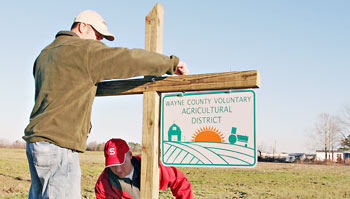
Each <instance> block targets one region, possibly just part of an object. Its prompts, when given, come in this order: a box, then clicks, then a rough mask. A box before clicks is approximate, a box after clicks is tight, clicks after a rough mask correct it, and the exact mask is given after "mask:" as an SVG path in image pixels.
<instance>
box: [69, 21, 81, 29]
mask: <svg viewBox="0 0 350 199" xmlns="http://www.w3.org/2000/svg"><path fill="white" fill-rule="evenodd" d="M79 23H80V22H74V23H73V24H72V26H71V27H70V30H73V28H75V27H77V26H78V24H79Z"/></svg>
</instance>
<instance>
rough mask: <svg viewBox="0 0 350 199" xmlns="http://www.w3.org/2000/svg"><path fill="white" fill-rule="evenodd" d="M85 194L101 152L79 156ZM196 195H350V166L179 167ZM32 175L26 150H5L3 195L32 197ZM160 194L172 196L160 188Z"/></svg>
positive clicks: (0, 162) (0, 180)
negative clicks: (30, 188) (29, 193)
mask: <svg viewBox="0 0 350 199" xmlns="http://www.w3.org/2000/svg"><path fill="white" fill-rule="evenodd" d="M80 163H81V169H82V198H95V197H94V186H95V182H96V180H97V178H98V176H99V174H100V172H101V171H102V170H103V168H104V166H103V165H104V157H103V153H102V152H86V153H84V154H81V155H80ZM179 169H180V170H181V171H182V172H184V173H185V174H186V176H187V178H188V179H189V180H190V181H191V184H192V188H193V192H194V196H195V198H213V199H214V198H215V199H218V198H253V199H254V198H281V199H284V198H335V199H338V198H350V166H343V165H307V164H287V163H259V164H258V166H256V167H255V168H252V169H222V168H221V169H218V168H179ZM29 186H30V174H29V170H28V163H27V159H26V155H25V150H24V149H0V198H27V197H28V189H29ZM160 198H173V197H172V195H171V192H170V191H169V190H167V191H161V192H160Z"/></svg>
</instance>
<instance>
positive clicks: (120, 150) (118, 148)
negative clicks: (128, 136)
mask: <svg viewBox="0 0 350 199" xmlns="http://www.w3.org/2000/svg"><path fill="white" fill-rule="evenodd" d="M129 150H130V148H129V146H128V144H127V143H126V142H125V141H124V140H122V139H119V138H112V139H110V140H108V142H107V143H106V144H105V149H104V152H105V161H106V167H110V166H113V165H122V164H124V162H125V155H126V153H127V152H128V151H129Z"/></svg>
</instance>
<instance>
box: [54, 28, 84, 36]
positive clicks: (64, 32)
mask: <svg viewBox="0 0 350 199" xmlns="http://www.w3.org/2000/svg"><path fill="white" fill-rule="evenodd" d="M59 36H72V37H79V36H78V35H77V34H76V33H75V32H72V31H66V30H63V31H59V32H58V33H57V34H56V36H55V38H57V37H59Z"/></svg>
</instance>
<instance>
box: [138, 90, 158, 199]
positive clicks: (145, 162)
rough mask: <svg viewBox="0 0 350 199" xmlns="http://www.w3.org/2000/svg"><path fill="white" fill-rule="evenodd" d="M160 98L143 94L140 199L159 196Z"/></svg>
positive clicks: (154, 198)
mask: <svg viewBox="0 0 350 199" xmlns="http://www.w3.org/2000/svg"><path fill="white" fill-rule="evenodd" d="M159 111H160V96H159V94H158V92H157V91H149V92H145V93H144V94H143V122H142V163H141V193H140V196H141V198H142V199H145V198H152V199H156V198H158V196H159V150H158V148H159V113H160V112H159Z"/></svg>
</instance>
